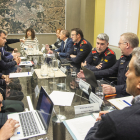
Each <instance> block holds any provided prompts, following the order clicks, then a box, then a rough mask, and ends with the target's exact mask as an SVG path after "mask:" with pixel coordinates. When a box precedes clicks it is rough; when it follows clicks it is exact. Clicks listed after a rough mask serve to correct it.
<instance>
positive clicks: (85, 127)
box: [63, 115, 96, 140]
mask: <svg viewBox="0 0 140 140" xmlns="http://www.w3.org/2000/svg"><path fill="white" fill-rule="evenodd" d="M95 122H96V120H95V119H94V118H93V116H92V115H88V116H84V117H79V118H74V119H70V120H65V121H63V123H64V125H65V126H66V128H67V130H68V131H69V133H70V134H71V136H72V137H73V139H74V140H84V138H85V136H86V135H87V133H88V131H89V130H90V128H91V127H93V126H94V124H95Z"/></svg>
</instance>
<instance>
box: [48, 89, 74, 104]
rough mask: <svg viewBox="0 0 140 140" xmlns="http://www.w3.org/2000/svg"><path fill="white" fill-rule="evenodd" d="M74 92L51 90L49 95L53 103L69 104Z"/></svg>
mask: <svg viewBox="0 0 140 140" xmlns="http://www.w3.org/2000/svg"><path fill="white" fill-rule="evenodd" d="M74 94H75V93H74V92H62V91H53V92H52V93H51V94H50V95H49V96H50V98H51V100H52V101H53V103H54V105H60V106H71V103H72V100H73V97H74Z"/></svg>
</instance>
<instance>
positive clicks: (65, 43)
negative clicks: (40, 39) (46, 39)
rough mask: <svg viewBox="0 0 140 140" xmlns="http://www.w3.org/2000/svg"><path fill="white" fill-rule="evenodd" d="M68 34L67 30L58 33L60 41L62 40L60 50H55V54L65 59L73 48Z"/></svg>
mask: <svg viewBox="0 0 140 140" xmlns="http://www.w3.org/2000/svg"><path fill="white" fill-rule="evenodd" d="M69 35H70V33H69V32H68V31H67V30H62V31H61V32H60V39H61V40H62V43H61V46H60V48H58V49H57V50H55V52H57V53H58V55H59V56H60V57H66V56H67V53H68V52H69V50H70V49H71V47H72V46H73V41H72V39H71V38H69ZM48 53H53V51H51V50H50V51H48Z"/></svg>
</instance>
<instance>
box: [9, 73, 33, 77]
mask: <svg viewBox="0 0 140 140" xmlns="http://www.w3.org/2000/svg"><path fill="white" fill-rule="evenodd" d="M29 76H32V73H31V72H19V73H10V74H9V78H16V77H29Z"/></svg>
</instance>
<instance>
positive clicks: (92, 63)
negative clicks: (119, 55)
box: [85, 47, 116, 71]
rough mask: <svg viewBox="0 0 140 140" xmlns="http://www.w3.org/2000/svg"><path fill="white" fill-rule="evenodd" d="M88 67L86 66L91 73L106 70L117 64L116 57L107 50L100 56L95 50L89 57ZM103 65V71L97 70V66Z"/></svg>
mask: <svg viewBox="0 0 140 140" xmlns="http://www.w3.org/2000/svg"><path fill="white" fill-rule="evenodd" d="M85 61H86V63H87V65H86V66H85V67H86V68H87V69H89V70H91V71H98V70H101V69H106V68H110V67H112V66H113V65H114V64H115V62H116V55H115V53H114V52H113V51H112V50H111V49H110V48H108V47H107V48H106V49H105V50H104V51H103V52H102V53H101V54H99V53H98V52H97V51H96V50H95V49H94V50H92V52H91V53H90V54H89V55H88V57H87V58H86V60H85ZM100 63H102V67H101V69H97V68H96V66H97V65H99V64H100Z"/></svg>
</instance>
